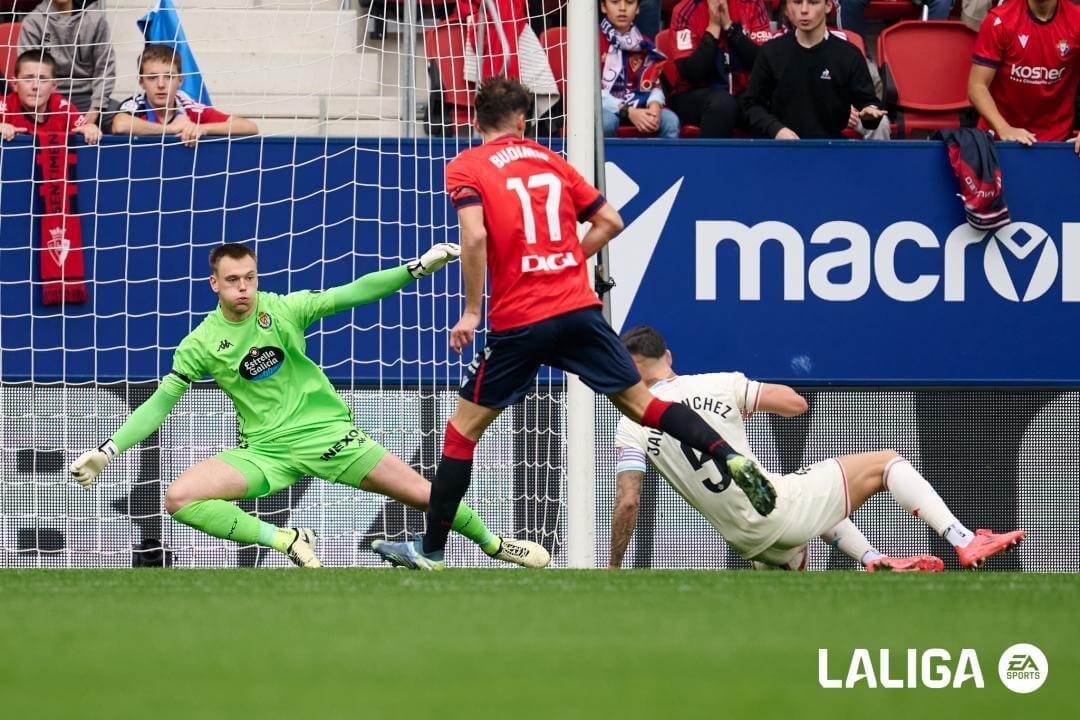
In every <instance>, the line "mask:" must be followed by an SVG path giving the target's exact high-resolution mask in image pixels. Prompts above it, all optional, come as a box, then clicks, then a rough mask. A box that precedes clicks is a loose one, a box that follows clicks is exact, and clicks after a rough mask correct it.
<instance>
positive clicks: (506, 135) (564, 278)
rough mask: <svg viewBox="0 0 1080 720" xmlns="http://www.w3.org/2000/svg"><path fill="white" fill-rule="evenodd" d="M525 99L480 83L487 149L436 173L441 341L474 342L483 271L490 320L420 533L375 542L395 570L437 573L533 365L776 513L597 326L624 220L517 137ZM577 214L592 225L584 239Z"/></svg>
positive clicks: (763, 490) (758, 481) (761, 488)
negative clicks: (453, 313)
mask: <svg viewBox="0 0 1080 720" xmlns="http://www.w3.org/2000/svg"><path fill="white" fill-rule="evenodd" d="M529 105H530V95H529V93H528V91H527V90H526V89H525V88H524V87H523V86H522V85H521V84H520V83H519V82H517V81H516V80H512V79H507V78H492V79H490V80H488V81H487V82H485V83H484V84H483V86H481V88H480V90H479V92H478V93H477V97H476V124H477V128H478V129H479V131H480V134H481V135H482V136H483V139H484V143H483V145H481V146H479V147H476V148H472V149H470V150H466V151H465V152H463V153H461V154H460V155H459V156H458V157H457V158H455V159H454V160H453V161H452V162H450V163H449V164H448V165H447V167H446V190H447V192H448V193H449V194H450V197H451V200H452V201H453V203H454V207H455V208H456V209H457V212H458V223H459V225H460V226H461V249H462V254H461V265H462V275H463V277H464V281H465V311H464V313H462V316H461V319H460V320H459V321H458V323H457V324H456V325H455V326H454V327H453V329H452V330H451V332H450V346H451V347H452V348H453V349H454V350H455V351H457V352H459V353H460V352H462V351H463V350H464V349H465V348H467V347H468V346H469V345H471V344H472V342H473V337H474V334H475V332H476V329H477V328H478V327H479V326H480V319H481V309H482V304H483V295H484V279H485V275H486V274H488V271H490V287H491V293H490V297H489V299H488V322H489V324H490V326H491V327H490V332H488V334H487V341H486V344H485V347H484V349H483V350H482V351H481V352H480V353H479V354H478V355H477V356H476V359H475V360H474V361H473V363H472V365H470V366H469V369H468V372H467V376H466V378H465V382H464V384H463V385H462V388H461V393H460V397H459V398H458V405H457V410H456V412H455V413H454V416H453V417H452V418H451V419H450V422H449V423H447V425H446V437H445V439H444V444H443V457H442V460H441V462H440V463H439V468H438V470H437V471H436V473H435V481H434V483H433V484H432V489H431V502H430V503H429V506H428V511H427V533H426V534H425V535H424V537H423V538H422V539H417V540H415V541H413V542H407V543H387V542H378V541H377V542H376V543H374V544H373V545H372V547H373V549H374V550H375V551H376V552H377V553H379V554H380V555H382V556H383V557H384V558H386V559H387V560H389V561H390V562H392V563H394V564H397V565H404V566H406V567H412V568H419V569H425V570H441V569H442V568H443V567H444V566H443V546H444V545H445V544H446V536H447V532H448V530H449V520H450V518H451V517H452V515H453V508H456V507H457V504H458V502H459V501H460V500H461V498H462V497H464V496H465V491H466V490H467V489H468V487H469V482H470V478H471V475H472V457H473V450H474V449H475V447H476V443H477V441H478V440H479V439H480V436H481V435H482V434H483V432H484V430H485V429H486V428H487V426H488V425H490V424H491V423H492V421H494V420H495V418H496V417H498V415H499V413H500V412H502V410H503V409H504V408H506V407H509V406H510V405H513V404H515V403H517V402H519V401H520V400H521V399H523V398H524V397H525V395H526V393H527V392H528V391H529V389H530V388H532V386H533V384H534V382H535V379H536V373H537V371H538V370H539V368H540V366H541V365H550V366H551V367H555V368H558V369H560V370H564V371H566V372H570V373H574V374H576V375H578V376H580V377H581V379H582V381H584V383H585V384H586V385H588V386H589V387H590V388H592V389H593V390H594V391H596V392H598V393H603V394H604V395H607V396H608V398H610V399H611V401H612V403H613V404H614V405H615V407H617V408H618V409H619V411H620V412H622V413H623V414H624V415H626V416H627V417H629V418H631V419H632V420H634V421H635V422H638V423H640V424H642V425H644V426H646V427H653V428H659V429H661V430H663V431H664V432H665V433H667V434H669V435H671V436H673V437H676V438H678V439H679V440H680V441H682V442H685V443H687V444H688V445H689V446H691V447H693V448H695V449H697V450H698V451H700V452H703V453H705V454H706V455H707V456H708V458H709V461H712V462H714V463H715V464H716V466H717V467H718V469H719V472H720V473H721V474H722V475H723V476H724V477H727V478H730V479H731V480H732V481H734V483H735V484H736V485H737V486H738V487H739V488H740V489H741V490H742V492H744V493H745V494H746V496H747V498H748V499H749V501H750V503H751V505H753V507H754V508H755V510H756V511H757V512H758V513H760V514H761V515H768V514H769V513H771V512H772V511H773V509H774V507H775V503H776V492H775V490H774V489H773V487H772V484H771V483H770V482H769V480H768V478H767V477H766V476H765V474H764V473H763V472H762V471H761V470H760V469H759V468H758V467H757V466H756V465H755V464H754V463H753V462H751V461H749V460H747V459H746V458H745V457H743V456H742V455H740V454H738V453H736V452H735V451H734V450H732V449H731V446H729V445H728V444H727V443H726V442H724V440H723V439H722V438H721V437H720V435H719V434H718V433H717V432H716V430H714V429H713V428H712V426H710V425H709V424H708V423H707V422H706V421H705V420H704V419H703V418H702V417H701V416H699V415H698V414H696V413H695V412H694V411H693V410H691V409H690V408H688V407H686V406H684V405H681V404H679V403H671V402H666V401H663V400H660V399H658V398H655V397H654V396H653V395H652V394H651V393H650V392H649V389H648V387H646V385H645V384H644V383H643V382H642V381H641V376H640V375H639V374H638V371H637V368H635V367H634V363H633V361H632V360H631V358H630V354H629V353H628V352H627V351H626V348H624V347H623V345H622V343H621V342H620V340H619V337H618V336H617V335H616V334H615V331H614V330H612V329H611V327H610V326H609V325H608V324H607V323H606V322H605V321H604V318H603V315H602V314H601V312H600V306H601V302H600V299H599V298H598V297H597V296H596V293H595V292H593V289H592V285H591V284H590V282H589V276H588V270H587V265H586V259H587V258H589V257H591V256H593V255H595V254H596V253H597V252H599V251H600V250H601V248H603V247H604V246H605V245H606V244H607V243H608V241H610V240H611V239H612V238H613V237H615V235H617V234H618V233H619V232H620V231H621V230H622V227H623V224H622V219H621V218H620V217H619V213H618V212H616V210H615V208H613V207H611V206H610V205H608V204H607V202H606V201H605V200H604V197H603V195H601V194H600V191H599V190H597V189H596V188H594V187H593V186H591V185H590V184H589V183H588V182H586V181H585V179H584V178H582V177H581V175H580V174H579V173H578V172H577V171H576V170H575V169H574V168H573V167H572V166H571V165H570V164H569V163H567V162H566V161H565V160H563V159H562V157H560V156H559V155H557V154H555V153H553V152H551V151H550V150H548V149H547V148H545V147H543V146H542V145H539V144H537V143H535V142H533V141H532V140H526V139H524V138H523V134H524V132H525V117H526V113H527V112H528V110H529ZM578 222H589V223H591V227H590V228H589V230H588V232H586V233H585V236H584V237H583V238H582V239H581V240H579V239H578V235H577V224H578Z"/></svg>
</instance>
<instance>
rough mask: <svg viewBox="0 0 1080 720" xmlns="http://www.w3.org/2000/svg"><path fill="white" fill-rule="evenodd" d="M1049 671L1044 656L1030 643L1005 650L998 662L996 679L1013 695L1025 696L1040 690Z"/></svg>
mask: <svg viewBox="0 0 1080 720" xmlns="http://www.w3.org/2000/svg"><path fill="white" fill-rule="evenodd" d="M1049 669H1050V664H1049V663H1048V662H1047V660H1046V655H1045V654H1044V653H1043V651H1042V650H1040V649H1039V648H1037V647H1035V646H1034V645H1031V644H1030V643H1017V644H1016V645H1012V646H1010V647H1008V648H1006V649H1005V652H1003V653H1001V659H1000V660H998V677H999V678H1001V683H1002V684H1003V685H1004V686H1005V687H1007V688H1009V689H1010V690H1012V691H1013V692H1014V693H1021V694H1027V693H1032V692H1035V691H1036V690H1038V689H1039V688H1041V687H1042V684H1043V683H1044V682H1046V674H1047V672H1048V671H1049Z"/></svg>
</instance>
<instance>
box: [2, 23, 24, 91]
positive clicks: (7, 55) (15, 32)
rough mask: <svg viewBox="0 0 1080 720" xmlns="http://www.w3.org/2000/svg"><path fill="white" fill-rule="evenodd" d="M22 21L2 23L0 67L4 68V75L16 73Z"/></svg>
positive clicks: (7, 76)
mask: <svg viewBox="0 0 1080 720" xmlns="http://www.w3.org/2000/svg"><path fill="white" fill-rule="evenodd" d="M20 27H22V24H21V23H17V22H13V23H3V24H0V68H2V69H3V73H4V75H3V76H4V77H5V78H10V77H13V76H14V74H15V60H16V58H18V57H19V28H20Z"/></svg>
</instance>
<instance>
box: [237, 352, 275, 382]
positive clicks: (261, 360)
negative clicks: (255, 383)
mask: <svg viewBox="0 0 1080 720" xmlns="http://www.w3.org/2000/svg"><path fill="white" fill-rule="evenodd" d="M284 363H285V352H284V351H283V350H282V349H281V348H276V347H261V348H260V347H253V348H251V349H250V350H248V352H247V355H245V356H244V359H243V360H241V361H240V367H239V368H237V372H239V373H240V377H242V378H244V379H245V380H265V379H266V378H268V377H270V376H271V375H273V374H274V373H276V372H277V371H278V370H280V369H281V366H282V365H283V364H284Z"/></svg>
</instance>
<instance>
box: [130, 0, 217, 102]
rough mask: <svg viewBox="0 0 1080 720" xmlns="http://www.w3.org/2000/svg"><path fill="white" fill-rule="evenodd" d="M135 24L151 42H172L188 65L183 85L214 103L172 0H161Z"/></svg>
mask: <svg viewBox="0 0 1080 720" xmlns="http://www.w3.org/2000/svg"><path fill="white" fill-rule="evenodd" d="M135 24H136V25H138V26H139V30H141V31H142V34H143V37H144V38H145V39H146V42H147V43H153V44H155V45H172V46H173V47H175V48H176V50H177V52H179V53H180V61H181V63H182V64H183V66H184V82H183V83H182V84H181V85H180V89H181V90H183V91H184V92H185V93H187V94H188V95H190V96H191V97H192V98H193V99H195V100H197V101H199V102H200V103H202V104H203V105H211V104H212V103H211V102H210V93H209V92H207V90H206V84H205V83H203V79H202V74H201V73H200V72H199V64H198V63H197V62H195V56H194V55H193V54H192V53H191V48H190V47H188V40H187V36H186V35H184V28H182V27H181V26H180V15H179V14H178V13H177V12H176V7H175V6H174V5H173V4H172V0H158V3H157V7H155V8H154V9H153V10H151V11H150V12H148V13H146V15H143V16H142V17H141V18H139V19H138V20H136V21H135Z"/></svg>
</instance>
